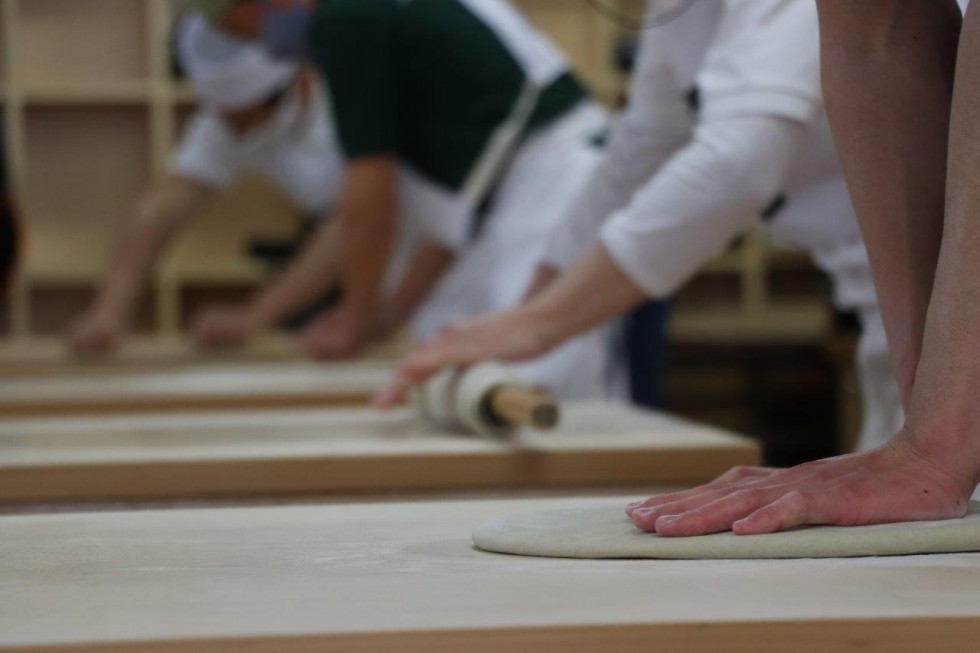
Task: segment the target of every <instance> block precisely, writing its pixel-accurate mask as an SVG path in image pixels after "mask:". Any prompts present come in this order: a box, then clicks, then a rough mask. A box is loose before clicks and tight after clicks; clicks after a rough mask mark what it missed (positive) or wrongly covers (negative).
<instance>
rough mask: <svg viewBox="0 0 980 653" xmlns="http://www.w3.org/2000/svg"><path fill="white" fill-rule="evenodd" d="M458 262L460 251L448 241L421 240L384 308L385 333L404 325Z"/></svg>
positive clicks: (392, 331)
mask: <svg viewBox="0 0 980 653" xmlns="http://www.w3.org/2000/svg"><path fill="white" fill-rule="evenodd" d="M455 262H456V253H455V252H453V250H451V249H449V248H448V247H446V246H445V245H442V244H441V243H438V242H436V241H433V240H426V241H425V242H423V243H422V244H420V245H419V246H418V247H417V248H416V249H415V251H414V252H413V253H412V258H411V260H410V261H409V263H408V267H407V269H406V270H405V274H404V275H402V278H401V281H400V282H399V284H398V287H397V288H396V289H395V292H394V294H393V295H392V296H391V299H390V300H389V301H388V302H386V304H387V305H386V307H385V309H384V310H383V311H382V313H383V324H382V328H381V335H390V334H392V333H394V332H396V331H398V330H399V329H401V328H402V327H404V326H405V324H406V323H407V322H408V321H409V320H410V319H411V317H412V315H414V314H415V312H416V311H417V310H418V308H419V306H420V305H421V304H422V303H423V302H424V301H425V299H426V298H427V297H428V296H429V294H430V293H431V292H432V289H433V288H434V287H435V286H436V284H437V283H439V280H440V279H442V277H443V276H444V275H445V274H446V272H447V271H448V270H449V268H451V267H452V265H453V263H455Z"/></svg>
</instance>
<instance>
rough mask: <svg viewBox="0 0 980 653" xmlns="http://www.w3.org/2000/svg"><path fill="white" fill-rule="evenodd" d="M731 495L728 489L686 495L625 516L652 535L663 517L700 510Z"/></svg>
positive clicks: (638, 508)
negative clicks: (658, 521)
mask: <svg viewBox="0 0 980 653" xmlns="http://www.w3.org/2000/svg"><path fill="white" fill-rule="evenodd" d="M731 493H732V491H731V490H730V489H715V490H706V491H703V492H696V493H687V494H686V496H680V497H677V498H674V499H672V500H668V501H658V502H652V503H651V504H650V505H647V506H643V507H637V508H635V509H633V510H631V511H629V512H628V513H627V514H628V515H629V517H630V520H632V522H633V523H634V524H636V526H637V527H639V528H641V529H643V530H645V531H647V532H649V533H652V532H654V531H655V530H656V523H657V520H658V519H659V518H660V517H663V516H665V515H679V514H682V513H685V512H688V511H689V510H694V509H695V508H700V507H701V506H704V505H706V504H709V503H711V502H712V501H715V500H717V499H720V498H722V497H725V496H728V495H729V494H731Z"/></svg>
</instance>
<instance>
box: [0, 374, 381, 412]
mask: <svg viewBox="0 0 980 653" xmlns="http://www.w3.org/2000/svg"><path fill="white" fill-rule="evenodd" d="M390 371H391V364H390V363H381V362H363V363H344V364H341V363H329V364H324V363H315V362H292V363H220V364H219V363H213V364H208V365H196V366H192V367H186V368H185V367H180V368H174V369H162V370H158V371H153V372H150V371H143V372H117V373H112V374H92V375H72V376H63V377H60V376H56V377H36V376H30V375H28V376H23V377H5V378H4V380H3V384H0V417H18V416H51V415H59V414H61V415H64V414H81V413H112V412H130V413H131V412H140V411H151V410H204V409H206V410H218V409H222V408H235V409H259V408H275V407H287V406H337V405H348V406H349V405H354V404H362V403H364V402H366V401H367V400H368V399H369V398H370V397H371V395H372V394H373V393H374V392H375V391H376V390H377V389H378V388H379V387H380V386H381V384H382V383H384V382H385V381H386V380H387V378H388V376H389V374H390Z"/></svg>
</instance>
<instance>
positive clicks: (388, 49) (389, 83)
mask: <svg viewBox="0 0 980 653" xmlns="http://www.w3.org/2000/svg"><path fill="white" fill-rule="evenodd" d="M397 12H398V9H397V7H396V6H395V0H326V1H325V2H323V3H322V5H321V9H320V12H319V15H318V17H317V20H316V23H315V25H314V29H313V33H312V42H311V47H310V50H311V52H312V54H313V59H314V61H315V63H316V65H317V66H318V68H319V69H320V72H321V74H322V75H323V77H324V79H325V81H326V84H327V87H328V89H329V92H330V96H331V98H332V102H333V112H334V118H335V120H336V123H337V133H338V135H339V138H340V144H341V146H342V147H343V150H344V154H345V156H346V157H347V159H356V158H359V157H366V156H377V155H383V154H395V153H396V149H397V134H396V121H395V116H396V110H397V107H396V106H395V105H396V95H397V90H396V89H397V79H396V74H395V69H394V68H395V61H396V52H395V50H396V45H397V43H396V38H395V20H396V18H397Z"/></svg>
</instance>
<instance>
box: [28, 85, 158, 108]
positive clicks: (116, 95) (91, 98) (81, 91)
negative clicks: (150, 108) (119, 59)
mask: <svg viewBox="0 0 980 653" xmlns="http://www.w3.org/2000/svg"><path fill="white" fill-rule="evenodd" d="M21 93H22V97H23V101H24V102H25V103H26V104H40V105H58V106H68V107H74V106H79V105H82V106H87V105H103V104H105V105H118V104H127V105H128V104H137V105H143V104H147V103H148V102H150V97H151V93H152V89H151V86H150V85H149V84H148V83H147V82H139V81H98V82H77V83H65V82H57V83H55V82H32V83H25V84H24V85H23V86H22V88H21Z"/></svg>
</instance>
